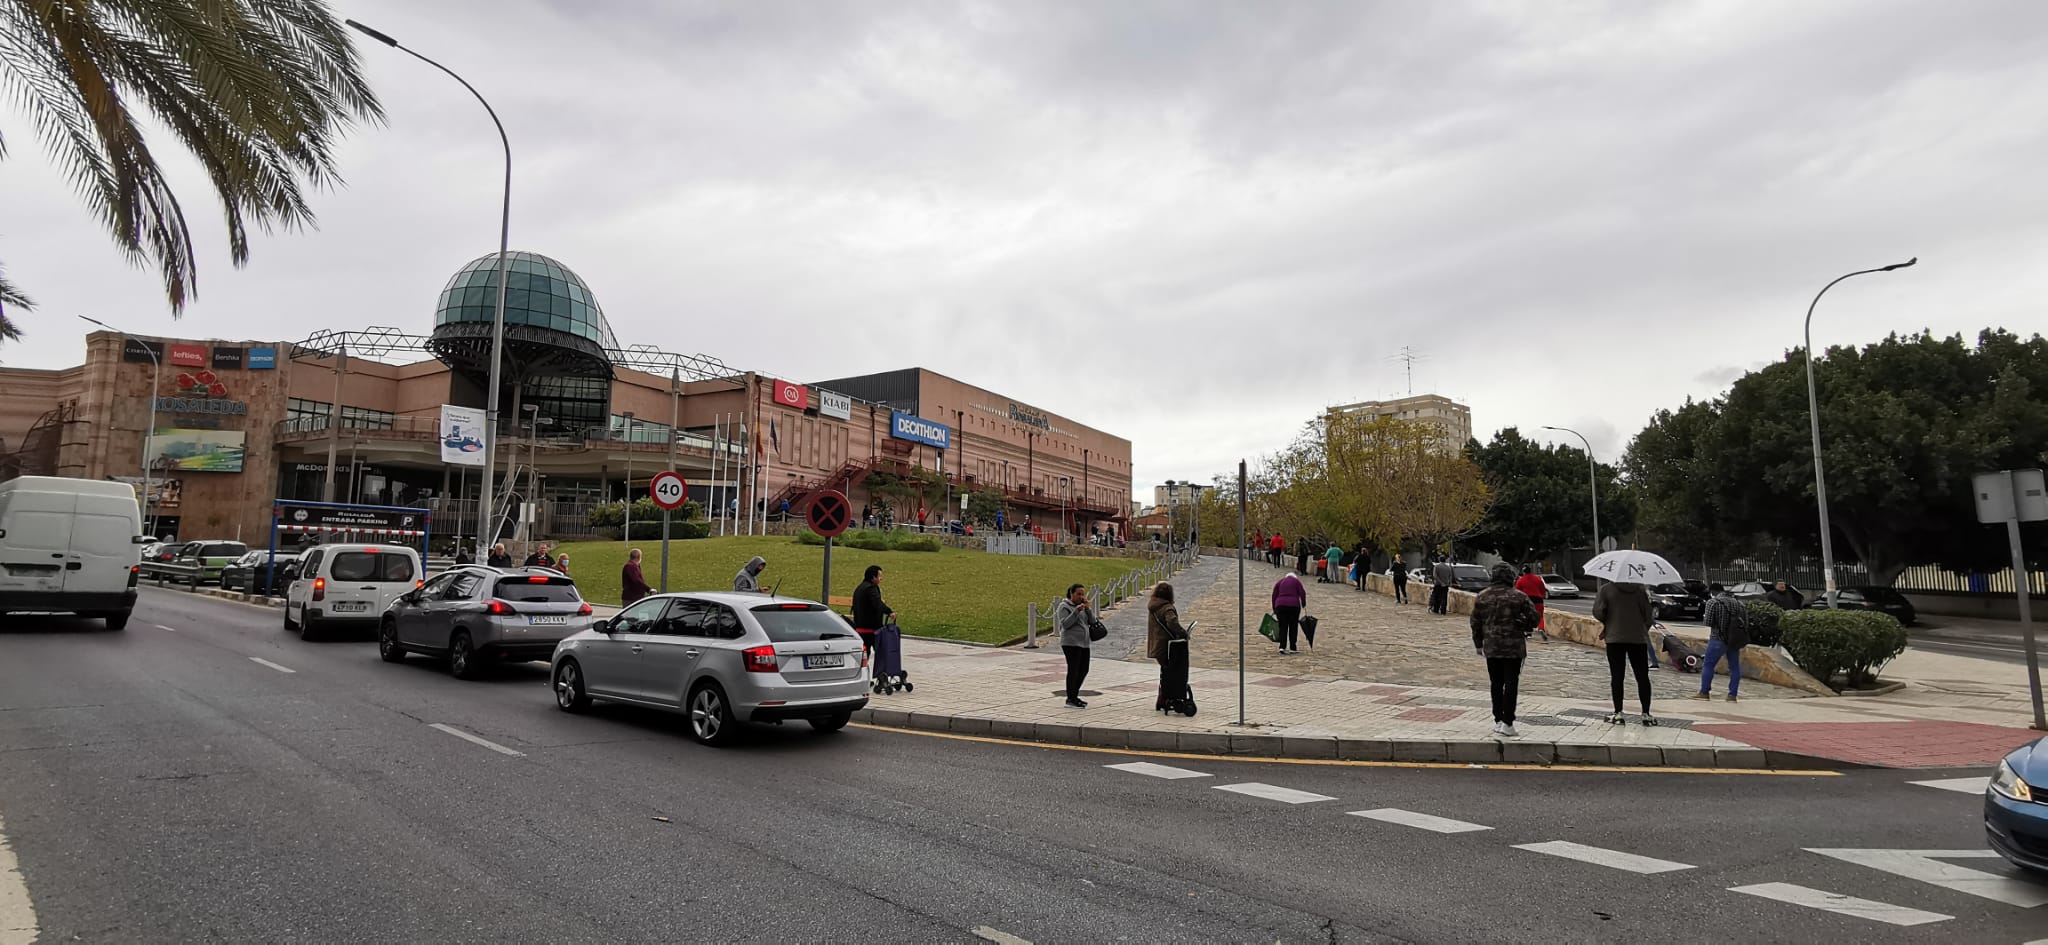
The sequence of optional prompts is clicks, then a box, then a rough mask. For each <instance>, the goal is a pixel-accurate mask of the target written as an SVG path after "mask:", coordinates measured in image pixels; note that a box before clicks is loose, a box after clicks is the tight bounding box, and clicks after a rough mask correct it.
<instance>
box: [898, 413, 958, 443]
mask: <svg viewBox="0 0 2048 945" xmlns="http://www.w3.org/2000/svg"><path fill="white" fill-rule="evenodd" d="M889 435H890V436H892V437H895V438H896V439H899V440H909V441H910V442H912V443H923V444H924V445H926V446H933V447H937V448H939V449H945V448H946V447H948V446H951V445H952V444H953V428H952V427H949V426H946V425H945V424H943V423H933V422H932V421H930V420H926V419H924V418H923V417H920V416H917V415H916V414H908V413H904V412H903V411H901V410H895V411H891V412H890V413H889Z"/></svg>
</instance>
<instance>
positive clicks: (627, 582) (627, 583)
mask: <svg viewBox="0 0 2048 945" xmlns="http://www.w3.org/2000/svg"><path fill="white" fill-rule="evenodd" d="M563 557H568V556H567V555H564V556H563ZM652 593H654V588H651V587H648V586H647V577H646V575H644V574H641V573H640V549H638V548H635V549H633V550H632V551H628V552H626V566H625V567H623V568H620V569H619V606H621V607H624V606H626V605H628V604H631V603H633V602H634V601H636V600H639V599H640V598H642V597H646V596H647V595H649V594H652Z"/></svg>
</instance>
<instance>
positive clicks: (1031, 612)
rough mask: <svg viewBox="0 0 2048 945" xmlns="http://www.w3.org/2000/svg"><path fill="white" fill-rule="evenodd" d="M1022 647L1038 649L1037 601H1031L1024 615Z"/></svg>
mask: <svg viewBox="0 0 2048 945" xmlns="http://www.w3.org/2000/svg"><path fill="white" fill-rule="evenodd" d="M1024 627H1025V630H1024V648H1025V649H1027V650H1035V649H1038V602H1037V601H1032V602H1031V603H1030V604H1029V605H1028V606H1027V609H1026V611H1025V615H1024Z"/></svg>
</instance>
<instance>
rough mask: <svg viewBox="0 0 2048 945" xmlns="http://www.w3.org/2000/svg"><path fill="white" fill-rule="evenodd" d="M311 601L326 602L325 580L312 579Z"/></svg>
mask: <svg viewBox="0 0 2048 945" xmlns="http://www.w3.org/2000/svg"><path fill="white" fill-rule="evenodd" d="M313 599H314V600H326V599H327V579H326V578H314V579H313Z"/></svg>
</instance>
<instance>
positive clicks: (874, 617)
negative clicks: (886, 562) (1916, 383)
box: [853, 564, 896, 651]
mask: <svg viewBox="0 0 2048 945" xmlns="http://www.w3.org/2000/svg"><path fill="white" fill-rule="evenodd" d="M895 615H896V611H894V610H892V609H890V607H889V604H888V603H887V602H886V601H884V600H882V566H881V565H879V564H871V565H868V569H867V572H866V573H865V574H863V575H862V576H861V582H860V586H859V587H856V588H854V589H853V629H854V632H856V633H859V634H860V640H861V643H863V644H865V645H866V646H867V648H868V649H869V650H871V651H872V650H873V649H874V648H875V631H877V630H880V629H882V622H883V621H885V620H887V619H888V618H890V617H893V616H895Z"/></svg>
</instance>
